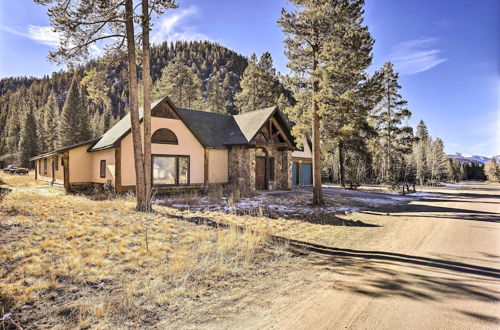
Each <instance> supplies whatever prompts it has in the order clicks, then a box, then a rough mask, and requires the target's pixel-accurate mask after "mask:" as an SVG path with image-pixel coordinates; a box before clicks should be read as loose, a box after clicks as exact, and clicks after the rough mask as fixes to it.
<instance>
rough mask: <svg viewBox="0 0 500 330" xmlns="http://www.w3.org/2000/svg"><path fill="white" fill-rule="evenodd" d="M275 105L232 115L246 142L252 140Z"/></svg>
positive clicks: (272, 112)
mask: <svg viewBox="0 0 500 330" xmlns="http://www.w3.org/2000/svg"><path fill="white" fill-rule="evenodd" d="M276 108H277V107H276V106H274V107H270V108H265V109H260V110H255V111H249V112H245V113H242V114H239V115H235V116H234V120H235V121H236V123H237V124H238V127H239V128H240V130H241V132H242V133H243V135H245V138H246V139H247V142H250V141H252V140H253V138H254V137H255V135H256V134H257V132H258V131H259V130H260V129H261V128H262V126H263V125H264V124H265V123H266V122H267V120H268V119H269V118H270V117H271V115H272V114H274V111H275V110H276Z"/></svg>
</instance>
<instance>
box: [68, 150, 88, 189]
mask: <svg viewBox="0 0 500 330" xmlns="http://www.w3.org/2000/svg"><path fill="white" fill-rule="evenodd" d="M87 149H88V145H85V146H83V147H78V148H74V149H70V150H69V182H70V183H84V182H85V183H87V182H92V156H91V153H89V152H87Z"/></svg>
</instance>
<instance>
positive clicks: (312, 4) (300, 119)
mask: <svg viewBox="0 0 500 330" xmlns="http://www.w3.org/2000/svg"><path fill="white" fill-rule="evenodd" d="M289 2H290V3H291V4H292V5H294V8H293V9H292V10H291V11H286V10H285V9H282V12H281V17H280V19H279V20H278V24H279V25H280V26H281V28H282V30H283V32H284V33H285V35H286V36H287V37H286V39H285V47H286V55H287V57H288V59H289V62H288V64H287V66H288V67H289V68H290V69H291V71H292V76H291V77H290V79H289V80H288V83H289V85H290V86H291V87H292V89H293V92H294V96H295V99H296V101H297V103H296V104H295V106H294V107H291V108H290V109H289V110H288V115H289V117H290V119H291V120H292V121H293V122H294V123H295V124H296V125H295V126H294V131H293V133H294V134H295V135H296V136H304V134H308V133H311V132H312V146H313V204H314V205H322V204H324V201H323V192H322V185H321V150H320V148H321V147H320V141H321V137H320V134H321V133H320V130H321V125H322V120H321V116H322V115H323V111H324V110H323V109H320V95H319V94H320V91H321V89H322V88H323V86H322V82H321V75H320V68H321V67H322V66H323V65H324V63H322V62H321V61H322V56H321V54H322V53H323V51H324V49H325V47H326V44H327V43H328V42H330V41H332V40H334V38H335V37H338V36H340V35H342V34H343V28H344V24H342V23H343V17H345V13H344V9H345V8H346V7H348V6H349V5H350V4H351V1H348V0H345V1H343V0H339V1H320V0H289ZM352 3H353V4H358V3H360V1H355V2H354V1H353V2H352Z"/></svg>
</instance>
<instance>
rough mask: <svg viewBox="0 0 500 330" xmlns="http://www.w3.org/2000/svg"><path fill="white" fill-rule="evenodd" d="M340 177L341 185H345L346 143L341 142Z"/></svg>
mask: <svg viewBox="0 0 500 330" xmlns="http://www.w3.org/2000/svg"><path fill="white" fill-rule="evenodd" d="M339 177H340V185H341V186H342V187H345V167H344V145H343V143H342V142H339Z"/></svg>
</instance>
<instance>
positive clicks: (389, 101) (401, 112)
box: [372, 62, 413, 184]
mask: <svg viewBox="0 0 500 330" xmlns="http://www.w3.org/2000/svg"><path fill="white" fill-rule="evenodd" d="M378 76H379V78H380V82H381V86H382V88H381V95H382V97H381V101H380V102H379V104H378V105H377V106H376V107H375V109H374V111H373V115H372V125H373V126H374V128H375V129H376V131H377V132H378V138H377V143H376V146H377V148H380V152H379V153H378V158H379V159H378V164H377V165H376V167H379V168H380V179H381V181H383V182H388V183H392V184H395V183H396V182H397V180H398V169H399V168H400V167H401V164H402V163H401V161H402V157H403V154H405V153H408V152H410V151H411V141H412V140H411V138H412V137H413V136H412V134H410V133H411V131H412V129H411V128H410V127H403V126H402V123H403V121H404V120H405V119H407V118H409V117H410V116H411V112H410V110H408V109H407V102H406V101H405V100H404V99H403V97H402V96H401V94H399V90H400V88H401V86H400V85H399V83H398V78H399V74H398V73H396V72H394V67H393V65H392V63H390V62H387V63H385V64H384V66H383V67H382V69H381V71H380V72H379V73H378Z"/></svg>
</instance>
